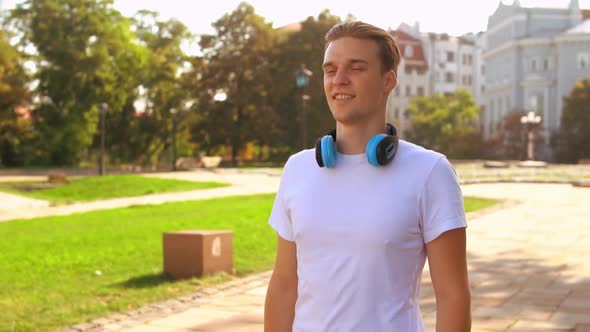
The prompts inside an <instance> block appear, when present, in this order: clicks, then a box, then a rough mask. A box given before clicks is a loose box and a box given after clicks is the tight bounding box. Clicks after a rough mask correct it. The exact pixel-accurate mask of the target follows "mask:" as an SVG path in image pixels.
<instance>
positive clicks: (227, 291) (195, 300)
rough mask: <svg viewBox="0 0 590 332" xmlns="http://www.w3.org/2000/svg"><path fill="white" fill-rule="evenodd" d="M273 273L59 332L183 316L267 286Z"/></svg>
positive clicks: (103, 330)
mask: <svg viewBox="0 0 590 332" xmlns="http://www.w3.org/2000/svg"><path fill="white" fill-rule="evenodd" d="M271 273H272V271H266V272H261V273H257V274H254V275H250V276H247V277H244V278H239V279H235V280H232V281H228V282H225V283H222V284H219V285H217V286H214V287H209V288H204V289H201V290H198V291H196V292H193V293H191V294H188V295H185V296H182V297H179V298H175V299H170V300H166V301H163V302H160V303H154V304H149V305H146V306H144V307H141V308H139V309H135V310H131V311H126V312H122V313H115V314H112V315H110V316H106V317H102V318H97V319H94V320H92V321H89V322H86V323H81V324H77V325H73V326H70V327H67V328H65V329H63V330H59V331H60V332H111V331H119V330H121V329H124V328H132V327H136V326H139V325H143V324H145V323H146V322H148V321H150V320H153V319H158V318H165V317H167V316H169V315H171V314H175V313H180V312H182V311H185V310H188V309H190V308H193V307H196V306H201V305H203V304H207V303H210V302H212V301H214V300H216V299H219V298H222V297H225V296H228V295H237V294H240V293H245V292H247V291H249V290H251V289H254V288H257V287H260V286H263V285H266V284H267V283H268V279H269V278H270V275H271Z"/></svg>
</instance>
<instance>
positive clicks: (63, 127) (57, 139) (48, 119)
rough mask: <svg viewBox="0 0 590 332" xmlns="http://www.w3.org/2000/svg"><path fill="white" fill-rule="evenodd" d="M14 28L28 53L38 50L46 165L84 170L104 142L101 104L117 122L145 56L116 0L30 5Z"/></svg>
mask: <svg viewBox="0 0 590 332" xmlns="http://www.w3.org/2000/svg"><path fill="white" fill-rule="evenodd" d="M9 22H10V23H11V24H12V26H14V27H15V28H16V29H17V30H18V31H19V33H20V35H21V36H22V38H21V47H24V46H26V45H28V46H33V48H34V49H35V51H34V52H32V53H31V54H29V55H30V56H31V57H32V58H33V59H35V60H36V74H35V78H36V79H37V81H38V85H37V88H36V89H35V90H36V91H35V92H36V94H37V95H38V97H39V101H40V102H39V104H38V105H37V111H38V113H39V115H40V116H39V119H40V121H39V123H38V124H37V126H38V128H39V131H40V135H41V142H42V144H43V146H42V149H43V151H45V154H46V162H47V163H49V164H53V165H77V164H78V163H79V162H80V161H81V160H82V158H84V157H85V156H87V154H88V152H89V151H88V148H89V147H90V145H91V143H92V141H93V139H95V138H96V137H98V135H97V127H98V126H97V125H98V105H99V104H100V103H107V104H108V105H109V115H108V117H112V116H114V114H118V113H120V112H121V110H122V109H123V108H124V106H125V105H127V104H128V103H129V99H130V95H132V94H133V91H135V88H136V87H137V81H136V78H135V77H136V73H138V72H141V70H142V69H143V64H144V63H145V56H146V53H145V49H144V48H143V47H142V46H141V45H138V44H137V43H135V36H134V34H133V33H132V32H131V30H130V25H129V22H128V20H127V19H126V18H125V17H123V16H122V15H121V14H120V13H119V12H118V11H116V10H115V9H114V8H113V6H112V1H109V0H96V1H91V0H27V1H24V2H22V3H20V4H18V5H17V7H16V9H14V10H13V11H12V13H11V16H10V18H9ZM27 49H28V48H27Z"/></svg>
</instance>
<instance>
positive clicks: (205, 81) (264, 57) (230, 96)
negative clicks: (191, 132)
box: [194, 2, 279, 163]
mask: <svg viewBox="0 0 590 332" xmlns="http://www.w3.org/2000/svg"><path fill="white" fill-rule="evenodd" d="M213 28H214V29H215V31H216V32H215V34H213V35H204V36H201V40H200V46H201V50H202V52H203V61H204V62H205V63H206V67H205V68H204V70H203V72H202V79H201V82H202V85H201V86H203V87H204V88H203V89H202V91H201V93H200V96H199V101H200V103H199V107H200V111H201V112H202V117H201V120H202V121H201V122H200V123H199V124H198V125H197V126H195V128H194V129H195V131H196V132H197V134H196V137H195V139H197V140H199V141H201V142H203V145H204V146H205V148H206V149H207V148H208V149H211V148H213V147H215V146H219V145H230V146H231V147H232V152H231V153H232V161H233V162H234V163H235V162H236V158H237V155H238V152H239V150H240V149H241V148H243V147H244V146H245V144H246V143H247V142H249V141H259V142H264V143H266V142H269V141H270V140H271V137H272V134H273V130H272V129H271V128H272V124H273V122H274V121H275V120H276V118H277V114H276V113H274V112H273V110H272V108H271V107H270V106H271V104H270V95H271V94H272V93H273V91H272V88H273V85H274V84H276V83H277V82H276V81H275V79H276V77H273V76H272V71H271V68H272V67H273V65H274V64H273V60H274V54H275V52H276V51H277V46H278V41H279V39H278V38H279V35H278V32H277V31H276V30H274V29H273V28H272V26H271V24H270V23H267V22H265V20H264V18H262V17H261V16H259V15H258V14H256V13H255V11H254V8H253V7H252V6H251V5H249V4H247V3H245V2H242V3H241V4H239V5H238V7H237V8H236V9H235V10H234V11H232V12H231V13H228V14H225V15H224V16H223V17H222V18H220V19H219V20H217V21H216V22H214V23H213ZM221 93H223V94H225V96H226V99H225V100H223V101H216V100H215V99H214V97H215V96H216V95H218V94H221Z"/></svg>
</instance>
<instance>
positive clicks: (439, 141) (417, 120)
mask: <svg viewBox="0 0 590 332" xmlns="http://www.w3.org/2000/svg"><path fill="white" fill-rule="evenodd" d="M406 112H407V116H408V117H409V118H410V119H411V123H412V126H411V128H410V130H409V131H408V133H407V137H408V140H410V141H412V142H414V143H416V144H419V145H422V146H424V147H426V148H430V149H434V150H437V151H439V152H441V153H444V154H446V155H447V156H448V157H450V158H474V157H478V156H479V154H480V153H481V147H482V144H483V140H482V139H481V134H480V133H479V131H478V130H477V129H476V126H475V121H476V119H477V115H478V113H479V108H478V107H477V105H476V104H475V101H474V100H473V97H472V95H471V93H470V92H469V90H466V89H462V88H460V89H457V90H456V91H455V92H454V93H453V94H451V95H448V96H443V95H440V94H435V95H433V96H429V97H416V98H414V99H412V101H411V102H410V105H409V107H408V109H407V111H406Z"/></svg>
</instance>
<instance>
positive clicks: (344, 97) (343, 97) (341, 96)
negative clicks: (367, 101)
mask: <svg viewBox="0 0 590 332" xmlns="http://www.w3.org/2000/svg"><path fill="white" fill-rule="evenodd" d="M352 98H354V96H352V95H346V94H342V93H339V94H336V95H334V99H336V100H350V99H352Z"/></svg>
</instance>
